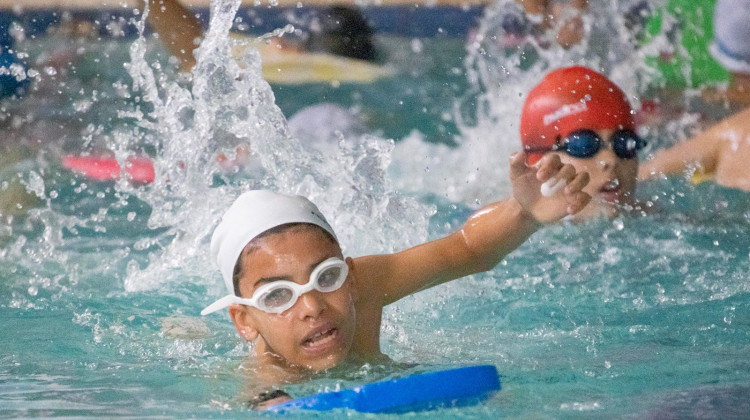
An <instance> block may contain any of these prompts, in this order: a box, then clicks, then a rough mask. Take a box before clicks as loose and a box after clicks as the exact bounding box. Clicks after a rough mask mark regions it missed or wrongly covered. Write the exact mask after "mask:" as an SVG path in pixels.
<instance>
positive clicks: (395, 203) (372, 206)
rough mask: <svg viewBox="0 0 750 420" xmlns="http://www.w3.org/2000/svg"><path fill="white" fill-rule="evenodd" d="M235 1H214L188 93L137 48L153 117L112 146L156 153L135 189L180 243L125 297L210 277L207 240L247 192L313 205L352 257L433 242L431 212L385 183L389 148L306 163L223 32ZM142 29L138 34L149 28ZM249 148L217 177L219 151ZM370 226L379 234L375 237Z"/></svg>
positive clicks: (156, 224)
mask: <svg viewBox="0 0 750 420" xmlns="http://www.w3.org/2000/svg"><path fill="white" fill-rule="evenodd" d="M240 3H241V2H240V1H228V0H226V1H214V2H212V5H211V22H210V27H209V30H208V32H207V33H206V36H205V39H204V40H203V42H202V43H201V46H200V47H199V48H198V49H197V50H196V58H197V65H196V66H195V68H194V70H193V73H192V90H188V88H185V87H182V86H180V85H179V84H178V83H177V82H169V81H165V80H164V77H159V75H158V74H156V72H155V71H154V70H153V69H152V68H151V66H150V65H149V63H148V62H147V61H146V59H145V53H144V51H145V39H144V38H143V37H142V36H141V37H140V38H139V39H138V40H137V41H136V42H134V43H133V45H132V47H131V63H130V64H129V68H128V71H129V73H130V74H131V76H132V77H133V89H134V90H135V91H140V92H142V93H143V99H144V100H145V101H146V104H144V108H145V107H146V106H151V107H152V108H153V110H152V111H151V112H148V113H144V115H143V116H142V117H141V118H140V119H139V120H138V126H139V127H140V128H142V129H143V133H144V134H142V135H140V136H139V137H138V138H135V139H134V138H127V137H124V138H122V140H123V141H122V142H121V143H118V144H114V145H113V146H114V147H113V148H114V149H115V150H120V151H121V152H120V154H121V155H123V154H124V153H126V150H128V149H130V148H131V144H132V142H133V141H138V142H145V143H147V144H148V145H149V146H151V147H153V148H154V149H155V150H157V159H156V165H155V168H156V173H157V179H158V180H159V181H157V182H156V183H155V184H154V185H153V186H152V187H150V188H148V189H146V190H143V189H137V190H135V189H129V191H130V192H132V193H133V194H135V195H137V196H138V197H139V198H140V199H142V200H143V201H145V202H146V203H148V204H149V205H150V206H151V207H152V213H151V216H150V218H149V227H150V228H151V229H159V228H166V229H167V230H166V231H165V232H164V233H163V234H162V235H163V236H166V237H172V238H173V239H171V242H169V245H167V246H166V247H165V249H164V251H163V253H162V254H161V255H159V256H158V257H155V258H158V260H159V261H158V262H155V261H152V263H151V264H150V265H149V267H148V268H147V269H145V270H131V272H130V273H129V276H128V278H127V279H126V280H125V286H126V289H127V290H130V291H133V290H140V289H144V288H145V289H148V288H153V287H154V286H156V285H158V284H159V283H160V282H162V281H164V280H165V279H167V280H168V279H175V278H178V277H180V276H182V275H184V272H185V271H191V270H196V271H195V272H196V274H197V275H200V276H206V277H210V274H209V273H210V272H207V271H205V269H202V268H201V267H202V266H207V265H208V264H205V257H204V256H203V254H205V253H206V248H207V246H206V242H207V237H208V236H209V235H210V233H211V231H212V229H213V226H215V224H216V223H217V221H218V218H219V217H220V215H221V214H222V212H223V210H224V209H225V208H226V207H227V206H228V205H229V203H230V202H231V201H232V200H233V199H234V198H235V197H236V196H237V195H238V194H239V193H241V192H242V191H244V190H247V189H251V188H267V189H272V190H277V191H282V192H289V193H295V194H301V195H304V196H307V197H308V198H310V199H311V200H312V201H313V202H315V203H316V204H318V206H319V207H320V208H321V210H322V211H323V213H324V214H326V215H327V217H328V218H329V220H330V221H331V223H332V224H333V226H334V228H335V229H336V231H337V233H338V236H339V237H340V238H341V241H342V245H343V246H344V248H345V251H346V252H348V253H352V254H354V255H358V254H361V253H365V252H385V251H393V250H395V249H402V248H404V247H406V246H409V245H413V244H416V243H420V242H422V241H424V240H425V238H426V231H427V230H426V225H427V220H428V217H429V215H430V214H431V210H430V209H429V208H428V207H425V206H422V205H419V204H417V203H416V202H415V201H414V200H411V199H409V198H406V197H402V196H400V195H398V194H396V193H395V192H393V190H392V189H391V187H390V185H389V182H388V179H387V177H386V168H387V166H388V164H389V153H390V151H391V150H392V149H393V144H392V142H389V141H384V140H380V139H377V138H375V137H371V138H366V139H364V140H363V141H361V142H357V143H356V144H355V143H354V142H352V141H349V142H347V141H346V140H344V141H342V142H341V144H340V152H341V154H342V156H340V157H337V158H334V157H333V156H323V155H319V154H310V153H309V152H307V151H305V150H304V149H303V148H302V146H301V145H300V143H299V142H298V141H297V140H296V139H294V138H292V137H290V135H289V132H288V129H287V125H286V120H285V118H284V115H283V114H282V113H281V111H280V110H279V108H278V107H277V106H276V105H275V104H274V96H273V92H272V91H271V88H270V86H269V85H268V83H266V82H265V81H264V80H263V79H262V77H261V71H260V56H259V54H258V52H257V50H255V49H252V48H246V49H245V55H244V56H243V57H242V61H243V62H244V63H246V64H247V65H246V66H240V65H238V64H237V63H236V62H235V60H234V59H233V56H232V54H231V51H232V47H233V42H234V41H232V40H231V39H230V38H229V37H228V33H229V30H230V29H231V24H232V21H233V19H234V15H235V14H236V12H237V9H238V7H239V5H240ZM147 13H148V11H146V13H144V16H146V14H147ZM144 19H145V17H144ZM138 26H139V30H140V31H141V33H142V31H143V28H144V20H143V19H142V20H141V21H140V22H139V23H138ZM157 80H158V81H159V82H158V83H157ZM162 84H163V87H162ZM242 144H247V145H249V148H250V150H251V151H252V158H251V159H252V160H253V161H255V162H254V165H253V166H252V167H251V168H252V170H251V171H247V172H245V173H234V174H227V173H222V172H221V168H220V167H219V165H218V164H217V162H216V160H215V159H214V158H215V156H216V153H217V152H223V153H225V154H226V155H228V156H232V155H233V154H234V153H235V152H234V149H235V148H236V147H237V146H240V145H242ZM217 178H218V179H217ZM123 188H128V187H126V186H123ZM373 223H374V225H375V226H381V227H382V229H369V228H368V227H371V226H373ZM396 233H398V234H396ZM382 238H389V242H388V243H386V242H385V241H384V240H383V239H382ZM391 238H401V239H400V240H396V241H390V239H391ZM196 257H197V259H196ZM191 261H192V262H191ZM170 273H171V274H170Z"/></svg>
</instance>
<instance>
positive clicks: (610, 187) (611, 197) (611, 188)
mask: <svg viewBox="0 0 750 420" xmlns="http://www.w3.org/2000/svg"><path fill="white" fill-rule="evenodd" d="M620 192H621V188H620V180H619V179H617V178H615V179H613V180H611V181H609V182H607V183H605V184H604V185H603V186H602V187H601V188H600V189H599V196H600V197H602V198H603V199H604V201H608V202H615V201H617V199H618V198H619V197H620Z"/></svg>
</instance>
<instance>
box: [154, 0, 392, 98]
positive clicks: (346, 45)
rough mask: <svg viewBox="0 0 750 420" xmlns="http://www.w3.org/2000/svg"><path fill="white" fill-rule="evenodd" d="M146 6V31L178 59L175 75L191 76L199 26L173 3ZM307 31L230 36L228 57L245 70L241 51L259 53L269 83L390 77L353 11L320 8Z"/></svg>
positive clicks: (368, 31) (159, 0) (158, 0)
mask: <svg viewBox="0 0 750 420" xmlns="http://www.w3.org/2000/svg"><path fill="white" fill-rule="evenodd" d="M148 5H149V15H148V22H149V25H150V26H151V27H152V28H153V29H154V31H155V32H156V33H157V34H158V35H159V38H160V39H161V40H162V42H163V43H164V46H165V47H166V48H167V50H168V51H169V53H170V54H171V55H172V56H174V57H175V58H177V60H178V63H179V67H180V69H181V70H182V71H185V72H188V71H190V70H191V69H192V67H193V66H194V65H195V57H194V56H193V53H192V52H193V50H194V49H195V48H196V47H197V46H198V45H199V43H200V39H201V38H202V37H203V27H202V25H201V23H200V21H199V20H198V19H197V18H196V17H195V15H194V14H193V13H192V12H191V11H190V10H189V9H188V8H187V7H185V6H183V5H182V4H181V3H179V2H178V1H177V0H149V2H148ZM299 26H305V25H303V24H300V25H299ZM307 26H308V30H306V31H303V30H301V29H298V28H296V27H294V26H293V25H291V24H290V25H287V26H286V27H284V28H281V29H279V30H277V31H275V32H274V33H271V34H266V35H264V36H261V37H259V38H253V37H250V36H245V35H240V34H235V40H236V41H237V45H236V47H235V49H234V51H233V54H234V56H235V58H236V59H237V61H238V63H239V64H240V65H244V64H245V57H244V55H245V48H247V47H248V46H252V47H254V48H256V49H258V51H259V52H260V54H261V57H262V66H263V67H262V68H263V78H264V79H266V80H267V81H269V82H270V83H279V84H298V83H309V82H329V83H331V82H333V83H342V82H358V83H363V82H372V81H374V80H377V79H379V78H381V77H387V76H390V75H392V74H393V73H392V70H391V69H390V68H389V67H387V66H383V65H381V64H379V63H378V62H377V61H378V59H379V53H378V50H377V48H376V46H375V43H374V41H373V36H372V35H373V31H372V29H371V28H370V27H369V25H368V23H367V21H366V19H365V18H364V16H362V14H361V13H360V12H359V10H357V9H356V8H353V7H345V6H330V7H325V8H322V9H321V10H320V11H318V12H316V13H314V14H313V16H312V18H311V19H310V21H309V23H307Z"/></svg>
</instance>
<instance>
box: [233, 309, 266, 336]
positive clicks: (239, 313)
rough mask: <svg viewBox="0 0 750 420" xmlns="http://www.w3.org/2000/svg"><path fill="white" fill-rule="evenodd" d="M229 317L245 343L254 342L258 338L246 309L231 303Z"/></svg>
mask: <svg viewBox="0 0 750 420" xmlns="http://www.w3.org/2000/svg"><path fill="white" fill-rule="evenodd" d="M229 316H230V317H231V318H232V322H234V328H236V329H237V332H238V333H239V334H240V335H241V336H242V338H244V339H245V340H247V341H255V339H256V338H258V336H259V335H260V334H259V332H258V329H257V328H256V326H255V322H254V321H253V319H252V316H250V313H249V310H248V308H247V307H245V306H243V305H240V304H237V303H233V304H231V305H229Z"/></svg>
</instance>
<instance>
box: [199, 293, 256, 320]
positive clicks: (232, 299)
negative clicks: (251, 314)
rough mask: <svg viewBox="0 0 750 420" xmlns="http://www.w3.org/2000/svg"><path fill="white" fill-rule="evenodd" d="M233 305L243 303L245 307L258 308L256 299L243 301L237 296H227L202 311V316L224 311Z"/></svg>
mask: <svg viewBox="0 0 750 420" xmlns="http://www.w3.org/2000/svg"><path fill="white" fill-rule="evenodd" d="M233 303H241V304H243V305H250V306H256V303H255V300H254V299H243V298H241V297H237V296H235V295H226V296H224V297H223V298H221V299H219V300H217V301H216V302H214V303H212V304H210V305H208V306H206V308H205V309H203V310H202V311H201V315H204V316H205V315H208V314H210V313H213V312H216V311H218V310H221V309H224V308H226V307H227V306H229V305H231V304H233Z"/></svg>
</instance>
